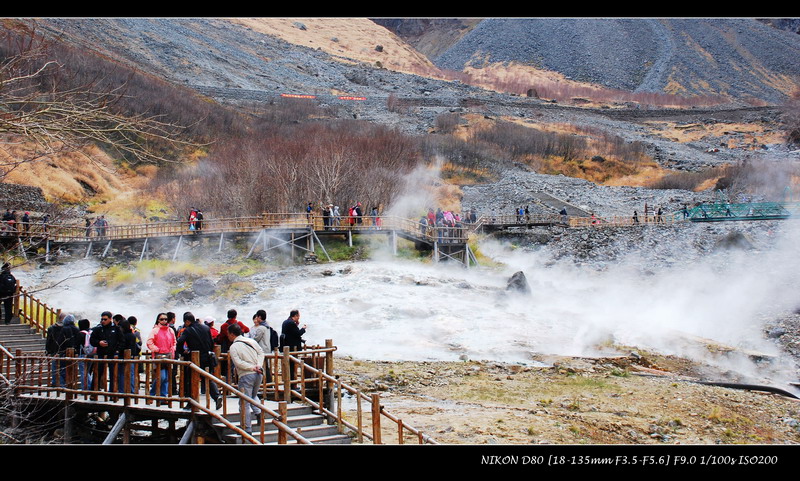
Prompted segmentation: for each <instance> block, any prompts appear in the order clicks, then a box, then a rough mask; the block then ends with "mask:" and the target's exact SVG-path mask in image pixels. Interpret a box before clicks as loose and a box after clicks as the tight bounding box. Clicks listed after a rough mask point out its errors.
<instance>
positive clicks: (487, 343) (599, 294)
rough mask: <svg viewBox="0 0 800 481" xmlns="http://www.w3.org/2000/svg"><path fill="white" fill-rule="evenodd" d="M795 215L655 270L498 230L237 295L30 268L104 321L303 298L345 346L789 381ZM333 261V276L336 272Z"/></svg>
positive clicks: (65, 268)
mask: <svg viewBox="0 0 800 481" xmlns="http://www.w3.org/2000/svg"><path fill="white" fill-rule="evenodd" d="M786 225H787V228H786V229H784V230H783V232H782V233H781V236H782V237H781V238H780V239H779V240H778V241H777V242H776V248H775V249H774V250H771V251H768V252H752V251H740V252H728V253H726V254H725V255H724V256H709V257H707V258H703V259H702V260H701V261H698V262H693V263H684V264H680V265H679V266H676V267H674V268H665V269H662V270H659V271H657V272H650V273H647V272H643V271H642V269H639V268H637V265H638V260H637V258H638V256H641V255H643V254H642V253H640V252H633V253H631V254H630V256H629V259H623V260H621V261H620V262H618V263H615V264H612V265H609V266H607V267H606V268H605V269H604V270H597V269H593V268H589V267H587V266H579V265H576V264H574V263H573V262H569V261H560V262H556V263H553V262H552V258H551V256H550V255H548V252H547V250H546V249H542V250H540V251H536V252H529V251H528V252H526V251H521V250H519V249H516V250H515V249H512V248H510V247H509V246H508V245H505V244H502V243H498V242H485V243H483V244H482V245H481V246H480V248H481V251H482V253H484V254H485V255H488V256H489V257H491V258H492V259H493V260H495V261H496V262H498V263H500V265H501V267H480V268H474V267H473V268H470V269H465V268H464V267H463V266H460V265H457V264H455V263H439V264H423V263H420V262H415V261H408V260H401V259H397V258H393V257H391V256H390V255H389V254H386V253H384V254H382V255H381V254H379V255H376V256H375V258H374V259H373V260H370V261H364V262H346V263H333V264H321V265H313V266H295V267H290V268H287V269H284V270H281V271H274V272H267V273H262V274H257V275H256V276H254V277H252V278H251V279H250V280H251V281H252V282H253V283H254V284H255V285H256V286H257V288H258V289H259V290H260V291H261V292H260V294H256V295H255V296H254V297H253V299H254V300H251V301H244V302H230V303H225V302H221V303H211V302H203V301H195V302H191V303H187V304H174V303H170V301H168V297H169V296H168V294H167V292H166V288H165V287H164V286H163V284H161V283H159V282H157V281H153V282H144V283H138V284H136V285H134V286H126V287H123V288H119V289H116V290H113V289H103V288H98V287H95V286H94V285H93V279H92V277H91V274H92V273H94V272H95V270H96V269H97V268H98V265H97V264H96V262H95V261H92V260H77V261H74V262H71V263H68V264H66V265H62V266H55V267H52V268H48V269H40V270H35V271H28V272H25V271H19V272H17V276H18V278H20V280H21V282H22V284H23V285H32V286H37V287H42V286H49V285H53V284H55V285H54V286H53V287H51V288H49V289H47V290H45V291H43V292H42V293H41V294H40V296H41V297H42V298H43V299H45V300H46V302H47V303H48V304H49V305H53V306H58V307H61V308H62V309H64V310H66V311H68V312H71V313H75V314H77V315H78V316H79V318H80V317H84V316H85V317H87V318H89V319H90V320H91V321H92V325H95V324H96V323H97V321H98V319H99V315H100V312H102V311H103V310H110V311H112V312H114V313H122V314H124V315H126V316H130V315H134V316H136V317H137V318H138V319H139V327H140V328H141V329H142V331H143V332H144V333H145V335H146V333H147V332H149V330H150V328H151V327H152V325H153V322H154V320H155V318H156V314H157V313H158V312H161V311H167V310H171V311H174V312H176V313H177V314H178V316H179V319H180V316H181V315H182V313H183V312H184V311H187V310H189V311H192V312H193V313H194V314H195V316H197V317H205V316H212V317H214V318H216V319H217V326H219V324H221V323H222V322H223V321H224V318H225V312H226V311H227V309H228V308H231V307H233V308H235V309H237V310H238V311H239V316H238V317H239V320H241V321H243V322H245V323H246V324H247V325H250V324H251V322H252V321H251V319H252V315H253V313H254V312H255V311H256V310H257V309H262V308H263V309H266V311H267V314H268V322H269V323H270V325H272V326H273V327H274V328H277V329H280V323H281V322H282V321H283V320H284V319H286V317H288V313H289V311H290V310H291V309H294V308H297V309H300V311H301V324H302V323H307V324H308V332H307V333H306V335H305V338H306V340H307V342H308V343H309V344H324V342H325V339H332V340H333V342H334V344H335V345H336V346H338V354H339V355H349V356H353V357H355V358H359V359H371V360H417V361H422V360H445V361H453V360H458V359H464V358H468V359H473V360H493V361H501V362H521V363H532V362H534V361H535V360H543V359H545V360H546V358H547V356H548V355H565V356H595V355H601V354H605V355H609V354H628V352H629V351H622V352H619V351H614V349H613V348H612V347H610V346H612V343H613V344H616V345H624V346H631V348H633V349H643V350H654V351H657V352H660V353H663V354H675V355H680V356H685V357H688V358H691V359H695V360H700V361H704V362H707V363H709V364H712V365H718V366H721V367H724V368H725V369H730V370H733V371H735V372H737V373H741V375H742V376H745V377H748V378H750V379H752V380H759V381H770V382H781V381H783V380H790V379H791V378H792V377H793V376H794V373H793V370H794V369H793V366H794V362H793V361H792V360H790V359H787V358H786V356H784V355H781V354H780V353H779V350H778V349H777V347H776V346H775V345H774V344H773V343H772V342H770V341H767V340H765V339H764V335H763V325H762V322H763V319H764V318H765V316H768V315H774V314H778V313H780V312H783V311H786V310H791V309H794V308H795V307H796V306H797V304H798V303H797V296H796V292H797V286H798V272H800V270H799V269H798V267H800V266H798V259H797V258H796V257H797V256H796V255H794V253H795V252H796V248H795V246H796V245H797V244H796V239H797V238H798V229H797V228H796V227H795V226H793V225H790V224H788V223H787V224H786ZM326 270H327V271H330V272H329V273H328V274H329V275H323V271H326ZM516 271H523V272H524V273H525V275H526V277H527V280H528V282H529V284H530V286H531V290H532V293H531V294H530V295H524V294H518V293H513V292H507V291H506V284H507V281H508V279H509V277H510V276H511V275H512V274H513V273H514V272H516ZM70 276H74V277H72V278H70ZM694 336H699V337H702V338H704V339H710V340H714V341H717V342H719V343H722V344H725V345H728V346H733V347H736V348H738V349H747V350H754V351H759V352H762V353H765V354H769V355H773V356H779V357H778V359H777V361H776V362H773V363H772V364H770V365H768V366H764V365H756V364H754V363H753V362H752V361H750V360H748V359H747V357H746V356H744V355H739V356H736V355H731V356H724V357H719V356H716V357H715V356H709V351H708V349H707V348H706V346H705V344H704V343H701V342H697V340H696V339H695V338H694Z"/></svg>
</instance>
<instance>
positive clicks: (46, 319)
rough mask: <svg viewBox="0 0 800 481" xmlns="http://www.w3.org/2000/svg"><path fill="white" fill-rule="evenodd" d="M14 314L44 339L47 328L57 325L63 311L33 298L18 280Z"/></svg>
mask: <svg viewBox="0 0 800 481" xmlns="http://www.w3.org/2000/svg"><path fill="white" fill-rule="evenodd" d="M13 312H15V313H17V314H18V315H19V320H20V322H21V323H26V324H29V325H30V326H31V327H32V328H33V329H34V330H35V331H36V332H38V333H39V334H40V335H41V336H42V337H44V336H45V335H46V333H47V328H49V327H50V326H52V325H53V324H55V322H56V321H57V320H58V316H59V315H60V314H61V309H56V308H53V307H50V306H48V305H47V304H46V303H44V302H42V301H41V299H39V298H37V297H35V296H33V295H32V294H31V293H30V292H28V290H27V289H25V288H23V287H21V286H20V283H19V280H17V291H16V294H14V307H13Z"/></svg>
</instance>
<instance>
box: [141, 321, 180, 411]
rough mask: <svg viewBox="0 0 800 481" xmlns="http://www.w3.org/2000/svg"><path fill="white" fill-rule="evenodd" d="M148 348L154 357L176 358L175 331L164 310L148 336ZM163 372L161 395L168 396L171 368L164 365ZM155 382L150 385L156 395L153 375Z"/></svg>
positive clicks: (151, 390) (161, 376)
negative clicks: (170, 325)
mask: <svg viewBox="0 0 800 481" xmlns="http://www.w3.org/2000/svg"><path fill="white" fill-rule="evenodd" d="M147 349H149V350H150V352H151V353H152V355H153V359H175V331H173V330H172V328H170V327H169V321H168V320H167V315H166V314H165V313H163V312H161V313H159V314H158V316H157V317H156V325H155V326H153V329H151V330H150V335H149V336H147ZM159 371H160V372H161V375H160V379H161V382H160V384H161V396H164V397H166V396H167V389H168V386H169V370H168V368H167V366H162V367H161V369H159ZM153 377H154V379H153V384H152V385H151V386H150V395H151V396H155V395H156V384H157V382H156V380H155V376H153Z"/></svg>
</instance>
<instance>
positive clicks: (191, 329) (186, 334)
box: [175, 312, 235, 409]
mask: <svg viewBox="0 0 800 481" xmlns="http://www.w3.org/2000/svg"><path fill="white" fill-rule="evenodd" d="M234 320H235V319H234ZM183 324H184V326H186V329H185V330H184V331H183V334H181V336H180V337H179V338H178V339H177V341H175V344H176V347H175V349H176V352H177V354H178V356H180V355H182V354H183V353H184V352H186V353H187V354H188V353H189V352H192V351H197V352H198V353H199V354H200V369H204V370H205V369H206V368H208V370H209V371H211V370H213V369H214V368H215V367H216V366H217V357H216V354H215V353H214V351H213V349H214V340H213V339H211V330H210V329H209V328H208V326H206V325H205V324H204V323H202V322H198V321H197V320H196V319H195V317H194V314H192V313H191V312H184V313H183ZM226 335H227V331H226ZM228 342H230V341H228ZM184 374H185V376H184V379H185V384H184V386H185V390H186V391H185V392H187V393H188V392H191V378H192V376H191V375H189V374H190V373H189V371H188V369H187V370H186V372H184ZM208 384H209V385H210V387H209V390H210V393H209V394H210V396H211V398H212V399H213V400H214V402H215V403H216V408H217V409H219V408H221V407H222V401H223V398H222V395H221V394H220V393H219V389H218V388H217V384H216V383H214V382H210V383H208ZM200 391H201V393H203V394H205V392H206V383H205V382H203V381H201V382H200Z"/></svg>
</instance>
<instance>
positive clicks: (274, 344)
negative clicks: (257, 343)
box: [267, 326, 280, 351]
mask: <svg viewBox="0 0 800 481" xmlns="http://www.w3.org/2000/svg"><path fill="white" fill-rule="evenodd" d="M267 327H268V328H269V347H270V350H272V351H274V350H275V349H277V348H278V345H279V344H280V340H279V339H278V332H277V331H276V330H275V329H273V328H271V327H269V326H267Z"/></svg>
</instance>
